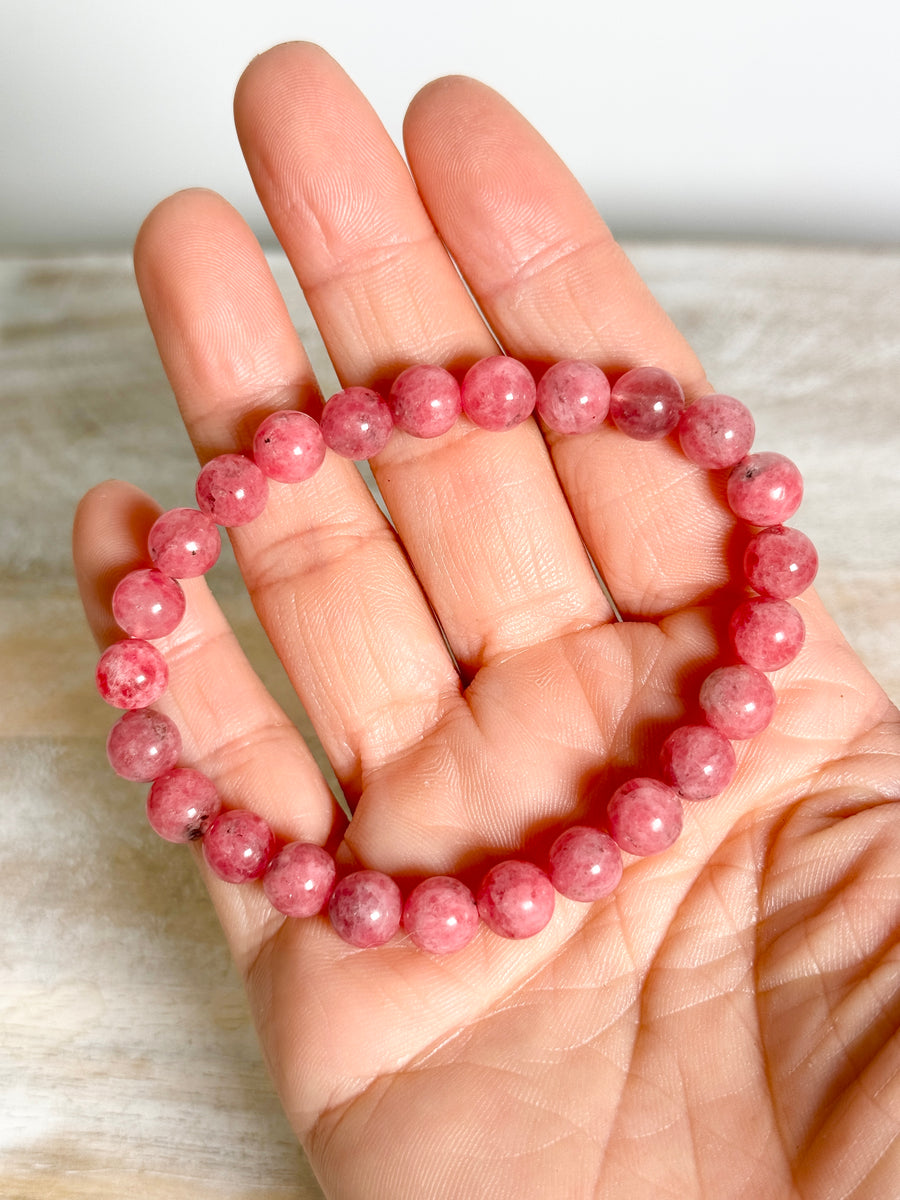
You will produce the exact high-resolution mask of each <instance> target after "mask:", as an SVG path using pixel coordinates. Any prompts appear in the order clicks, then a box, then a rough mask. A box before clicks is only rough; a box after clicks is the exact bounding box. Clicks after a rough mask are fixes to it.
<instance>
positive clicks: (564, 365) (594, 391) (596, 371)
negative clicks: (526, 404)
mask: <svg viewBox="0 0 900 1200" xmlns="http://www.w3.org/2000/svg"><path fill="white" fill-rule="evenodd" d="M535 411H536V412H537V415H538V416H539V417H540V419H541V420H542V421H543V422H544V424H545V425H546V426H547V428H548V429H552V430H553V431H554V433H563V434H575V433H590V431H591V430H592V429H597V428H599V426H601V425H602V424H603V422H604V421H605V420H606V414H607V413H608V412H609V380H608V379H607V378H606V376H605V375H604V374H603V372H602V371H601V370H600V368H599V367H597V366H595V365H594V364H593V363H590V362H583V361H582V360H580V359H574V358H570V359H565V360H563V361H562V362H557V363H554V364H553V366H551V367H548V368H547V370H546V371H545V372H544V374H543V375H542V376H541V378H540V380H539V381H538V385H537V400H536V403H535ZM557 890H558V889H557Z"/></svg>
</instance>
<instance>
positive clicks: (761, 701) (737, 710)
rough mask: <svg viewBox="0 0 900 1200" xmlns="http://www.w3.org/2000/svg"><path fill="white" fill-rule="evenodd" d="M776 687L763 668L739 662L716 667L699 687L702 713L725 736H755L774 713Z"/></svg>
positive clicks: (737, 737) (738, 738) (741, 737)
mask: <svg viewBox="0 0 900 1200" xmlns="http://www.w3.org/2000/svg"><path fill="white" fill-rule="evenodd" d="M775 703H776V697H775V689H774V688H773V687H772V685H771V683H770V682H769V680H768V679H767V678H766V677H765V675H763V673H762V671H757V669H756V667H748V666H747V665H746V664H745V663H738V664H737V665H736V666H733V667H717V668H716V670H715V671H712V672H711V673H710V674H709V675H707V677H706V679H704V681H703V684H702V685H701V687H700V707H701V708H702V709H703V715H704V716H705V717H706V719H707V721H709V723H710V725H712V727H713V729H718V731H719V733H721V734H722V735H723V736H724V737H726V738H735V739H737V740H739V741H740V740H742V739H744V738H752V737H756V735H757V734H758V733H762V731H763V730H764V729H765V728H766V726H767V725H768V724H769V722H770V721H771V720H772V717H773V716H774V714H775Z"/></svg>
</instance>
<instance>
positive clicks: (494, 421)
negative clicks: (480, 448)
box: [460, 354, 537, 433]
mask: <svg viewBox="0 0 900 1200" xmlns="http://www.w3.org/2000/svg"><path fill="white" fill-rule="evenodd" d="M460 394H461V397H462V409H463V412H464V413H465V414H466V416H467V417H468V418H469V420H470V421H472V422H473V423H474V424H475V425H478V426H480V428H482V429H491V430H493V431H494V432H495V433H500V432H502V431H503V430H505V429H512V428H513V427H514V426H516V425H521V423H522V422H523V421H524V420H525V419H526V418H527V417H530V416H531V413H532V412H533V411H534V404H535V399H536V396H537V390H536V388H535V385H534V379H533V378H532V375H531V372H530V371H529V370H528V368H527V367H526V366H525V364H524V363H520V362H519V361H518V360H517V359H515V358H508V357H507V356H506V355H505V354H494V355H492V356H491V357H490V358H483V359H481V361H480V362H477V363H475V364H474V365H473V366H471V367H470V368H469V369H468V371H467V372H466V374H465V377H464V379H463V381H462V387H461V389H460Z"/></svg>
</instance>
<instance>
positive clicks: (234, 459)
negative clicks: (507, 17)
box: [197, 454, 269, 529]
mask: <svg viewBox="0 0 900 1200" xmlns="http://www.w3.org/2000/svg"><path fill="white" fill-rule="evenodd" d="M268 499H269V482H268V480H267V479H266V477H265V475H263V473H262V471H261V470H260V469H259V467H258V466H257V465H256V463H255V462H253V460H252V459H249V458H247V456H246V455H245V454H220V455H218V456H217V457H216V458H211V459H210V460H209V462H208V463H207V464H206V466H205V467H203V468H202V470H201V471H200V474H199V475H198V476H197V504H198V505H199V506H200V508H201V509H202V511H203V512H205V513H206V514H207V515H208V516H210V517H212V519H213V520H214V521H215V523H216V524H217V525H224V526H225V528H226V529H233V528H234V527H235V526H237V525H248V524H249V523H250V522H251V521H255V520H256V518H257V517H258V516H259V514H260V513H261V512H262V511H263V509H264V508H265V507H266V501H267V500H268Z"/></svg>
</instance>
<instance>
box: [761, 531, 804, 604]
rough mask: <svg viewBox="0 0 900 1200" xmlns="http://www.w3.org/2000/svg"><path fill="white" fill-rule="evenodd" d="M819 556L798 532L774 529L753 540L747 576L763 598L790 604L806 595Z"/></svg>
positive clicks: (763, 532)
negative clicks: (789, 601)
mask: <svg viewBox="0 0 900 1200" xmlns="http://www.w3.org/2000/svg"><path fill="white" fill-rule="evenodd" d="M818 569H819V556H818V554H817V553H816V548H815V546H814V545H813V544H812V542H811V541H810V539H809V538H808V537H807V536H806V534H805V533H801V532H800V530H799V529H790V528H789V527H788V526H787V525H771V526H769V528H768V529H761V530H760V532H759V533H757V534H756V535H755V536H754V537H752V538H751V539H750V542H749V544H748V546H747V549H746V550H745V551H744V575H745V576H746V579H747V582H748V583H749V584H750V586H751V587H752V588H753V589H754V590H755V591H757V592H759V593H760V595H762V596H774V597H775V598H776V599H777V600H790V599H791V597H792V596H799V595H800V594H801V592H805V591H806V589H807V588H808V587H809V585H810V584H811V583H812V581H813V580H814V579H815V577H816V572H817V571H818Z"/></svg>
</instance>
